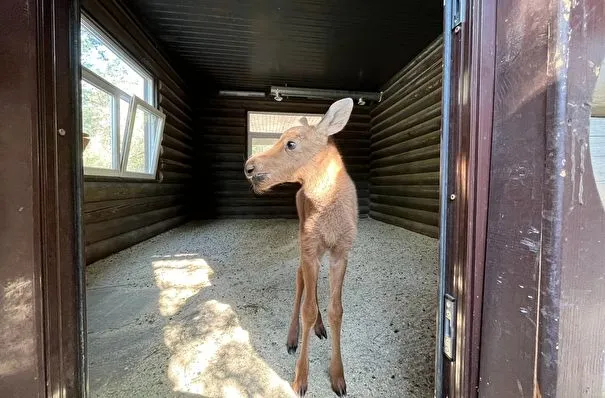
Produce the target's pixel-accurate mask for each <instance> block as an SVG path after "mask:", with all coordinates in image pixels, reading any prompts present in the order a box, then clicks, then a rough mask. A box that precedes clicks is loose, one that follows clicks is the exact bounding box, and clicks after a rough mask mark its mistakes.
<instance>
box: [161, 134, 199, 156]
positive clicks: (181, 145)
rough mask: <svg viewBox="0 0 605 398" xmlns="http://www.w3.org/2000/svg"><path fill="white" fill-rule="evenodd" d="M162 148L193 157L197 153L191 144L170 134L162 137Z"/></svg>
mask: <svg viewBox="0 0 605 398" xmlns="http://www.w3.org/2000/svg"><path fill="white" fill-rule="evenodd" d="M162 146H166V147H169V148H172V149H174V150H177V151H179V152H181V153H184V154H187V155H192V154H193V153H194V152H195V151H194V148H193V145H192V143H191V142H184V141H181V140H179V139H178V138H175V137H172V136H170V135H168V134H163V135H162Z"/></svg>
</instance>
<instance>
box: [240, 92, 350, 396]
mask: <svg viewBox="0 0 605 398" xmlns="http://www.w3.org/2000/svg"><path fill="white" fill-rule="evenodd" d="M352 108H353V101H352V100H351V99H349V98H347V99H343V100H340V101H337V102H335V103H334V104H332V106H331V107H330V109H329V110H328V112H327V113H326V115H325V116H324V118H323V119H322V121H321V122H320V123H319V124H318V125H317V126H309V125H308V123H306V120H301V122H302V123H301V124H302V126H300V127H293V128H291V129H289V130H287V131H286V132H284V133H283V134H282V136H281V137H280V139H279V141H278V142H277V143H276V144H275V145H274V146H273V147H271V148H270V149H268V150H267V151H265V152H264V153H261V154H258V155H256V156H253V157H251V158H250V159H249V160H248V161H247V162H246V168H245V171H246V175H247V177H248V179H249V180H250V182H251V183H252V185H253V188H254V190H255V191H256V192H258V193H263V192H265V191H267V190H268V189H270V188H271V187H273V186H275V185H278V184H281V183H285V182H299V183H300V184H301V185H302V187H301V188H300V190H299V191H298V193H297V194H296V208H297V211H298V216H299V219H300V229H299V241H300V265H299V267H298V270H297V274H296V293H295V297H294V311H293V313H292V318H291V321H290V329H289V331H288V339H287V347H288V352H291V353H293V352H295V351H296V349H297V347H298V334H299V315H300V310H301V299H302V297H303V294H304V301H303V303H302V324H303V329H302V344H301V350H300V356H299V358H298V361H297V363H296V375H295V378H294V383H293V388H294V391H295V392H297V393H298V394H299V395H300V396H304V395H305V393H306V391H307V379H308V374H309V336H310V333H311V329H313V330H314V332H315V334H316V335H317V336H318V337H319V338H325V337H326V331H325V328H324V325H323V321H322V319H321V315H320V313H319V309H318V301H317V278H318V273H319V266H320V260H321V258H322V257H323V255H324V254H325V253H326V252H327V253H328V254H329V258H330V270H329V282H330V304H329V306H328V320H329V323H330V329H331V334H332V356H331V360H330V369H329V373H330V379H331V383H332V389H333V390H334V392H335V393H336V394H337V395H338V396H343V395H346V383H345V379H344V370H343V364H342V358H341V353H340V329H341V324H342V314H343V308H342V299H341V297H342V286H343V280H344V276H345V271H346V268H347V260H348V253H349V251H350V249H351V246H352V245H353V241H354V240H355V237H356V234H357V193H356V190H355V185H354V183H353V181H352V180H351V177H350V176H349V174H348V173H347V171H346V169H345V166H344V163H343V161H342V158H341V157H340V154H339V152H338V149H337V148H336V146H335V145H334V142H333V141H332V139H331V137H330V135H332V134H335V133H337V132H339V131H340V130H342V128H344V126H345V125H346V123H347V121H348V119H349V116H350V114H351V110H352ZM288 142H294V143H295V148H294V149H292V148H289V147H288Z"/></svg>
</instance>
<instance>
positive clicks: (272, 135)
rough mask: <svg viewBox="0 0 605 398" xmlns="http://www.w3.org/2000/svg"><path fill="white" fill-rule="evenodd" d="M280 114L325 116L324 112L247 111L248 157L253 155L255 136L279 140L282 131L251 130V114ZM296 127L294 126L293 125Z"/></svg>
mask: <svg viewBox="0 0 605 398" xmlns="http://www.w3.org/2000/svg"><path fill="white" fill-rule="evenodd" d="M254 114H256V115H258V114H260V115H278V116H300V117H303V116H304V117H320V118H322V117H323V116H324V114H323V113H301V112H274V111H248V112H247V113H246V153H247V155H248V157H250V156H252V140H253V139H254V138H273V139H275V141H276V142H277V140H279V137H281V135H282V134H283V132H281V133H263V132H258V131H256V132H251V131H250V115H254ZM293 127H294V126H293Z"/></svg>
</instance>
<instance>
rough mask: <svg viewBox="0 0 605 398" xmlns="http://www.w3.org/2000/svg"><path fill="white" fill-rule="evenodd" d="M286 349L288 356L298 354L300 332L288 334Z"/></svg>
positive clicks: (295, 331)
mask: <svg viewBox="0 0 605 398" xmlns="http://www.w3.org/2000/svg"><path fill="white" fill-rule="evenodd" d="M286 348H287V349H288V354H296V349H297V348H298V330H294V331H289V332H288V340H286Z"/></svg>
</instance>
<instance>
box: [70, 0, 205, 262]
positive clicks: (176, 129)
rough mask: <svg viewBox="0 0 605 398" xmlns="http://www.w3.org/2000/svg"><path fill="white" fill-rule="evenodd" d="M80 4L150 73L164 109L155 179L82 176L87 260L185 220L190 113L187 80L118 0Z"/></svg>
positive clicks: (190, 155)
mask: <svg viewBox="0 0 605 398" xmlns="http://www.w3.org/2000/svg"><path fill="white" fill-rule="evenodd" d="M81 3H82V9H83V11H84V12H85V13H86V15H87V16H89V17H90V18H91V19H93V20H95V21H96V22H97V23H98V24H99V25H100V26H101V27H102V28H103V29H105V30H106V32H107V33H108V34H109V35H110V36H112V37H113V38H114V39H115V40H116V41H117V42H119V43H120V44H121V45H122V46H123V47H124V49H125V50H126V51H127V52H129V53H130V54H131V55H132V56H133V57H134V58H135V59H136V60H138V61H139V62H140V63H141V64H142V65H143V66H144V67H145V68H146V69H147V70H148V71H149V72H151V73H152V74H153V75H154V77H155V78H156V84H157V92H158V102H157V103H158V105H159V108H160V110H161V111H162V112H164V113H165V114H166V124H165V129H164V136H163V140H162V147H161V155H160V163H159V166H158V170H159V173H158V174H159V179H158V180H156V181H133V180H125V179H116V178H100V177H92V176H86V177H85V181H84V202H85V203H84V216H83V217H84V234H85V240H86V260H87V262H88V263H90V262H92V261H95V260H97V259H100V258H102V257H104V256H107V255H109V254H111V253H114V252H116V251H119V250H123V249H125V248H127V247H129V246H132V245H134V244H136V243H138V242H141V241H143V240H145V239H148V238H150V237H152V236H154V235H157V234H159V233H161V232H163V231H166V230H168V229H170V228H172V227H174V226H176V225H179V224H180V223H182V222H184V221H185V220H186V219H187V216H188V206H187V198H188V195H187V193H188V192H189V187H190V183H191V180H192V178H191V177H192V174H193V172H192V171H193V167H192V165H193V153H194V152H193V118H192V110H191V107H190V100H189V97H188V95H187V93H186V90H185V87H186V85H185V82H184V81H183V79H182V78H181V77H180V75H179V73H177V72H176V71H175V68H174V64H173V63H172V62H171V61H170V60H168V59H167V57H166V56H165V55H164V54H163V53H162V52H161V51H160V50H158V47H157V46H156V45H155V43H154V41H153V39H152V38H151V37H150V36H149V35H148V34H147V33H146V32H145V30H144V29H143V28H142V27H141V24H140V23H139V21H138V20H137V18H136V17H134V16H133V14H132V13H131V12H130V11H129V10H128V9H127V8H125V7H124V5H123V4H122V3H121V2H120V1H117V0H82V1H81ZM181 76H182V75H181Z"/></svg>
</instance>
